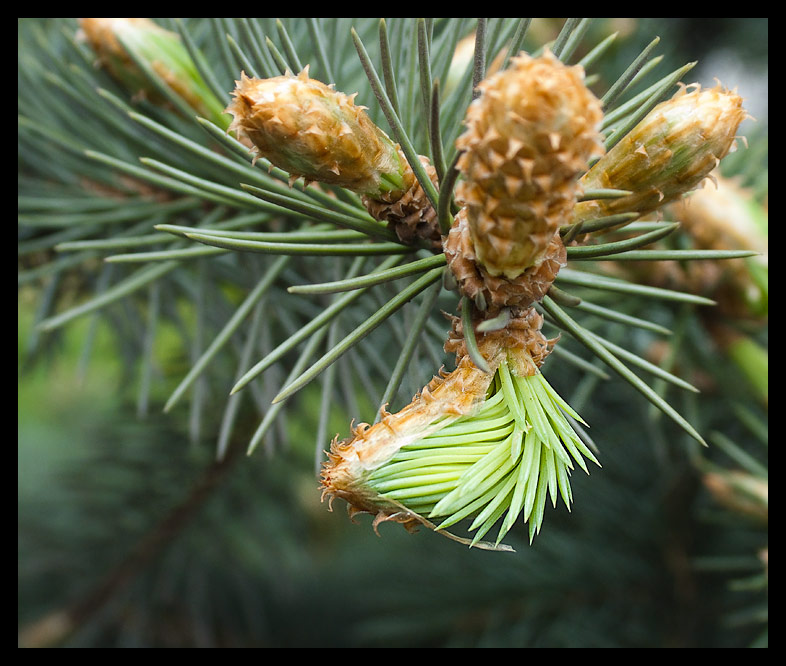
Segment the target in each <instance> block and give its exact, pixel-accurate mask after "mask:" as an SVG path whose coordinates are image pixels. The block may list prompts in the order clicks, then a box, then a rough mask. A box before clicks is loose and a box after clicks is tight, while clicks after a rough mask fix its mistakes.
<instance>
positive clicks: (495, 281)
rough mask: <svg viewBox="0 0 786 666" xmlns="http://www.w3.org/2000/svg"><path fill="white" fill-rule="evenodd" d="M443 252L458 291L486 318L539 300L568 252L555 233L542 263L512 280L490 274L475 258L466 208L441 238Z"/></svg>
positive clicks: (555, 275)
mask: <svg viewBox="0 0 786 666" xmlns="http://www.w3.org/2000/svg"><path fill="white" fill-rule="evenodd" d="M443 250H444V253H445V258H446V259H447V263H448V267H449V269H450V271H451V272H452V274H453V277H454V278H455V279H456V283H457V285H458V289H459V291H460V292H461V293H462V294H463V295H464V296H466V297H468V298H469V299H471V300H472V301H473V303H474V304H475V306H476V307H477V308H478V309H479V310H484V311H485V312H486V313H487V315H488V316H494V315H495V314H496V313H498V312H499V310H500V309H501V308H506V307H515V308H528V307H530V306H531V305H532V304H533V303H535V302H537V301H540V300H541V299H542V298H543V297H544V296H545V295H546V292H548V290H549V287H551V284H552V283H553V282H554V279H555V278H556V277H557V273H558V272H559V270H560V268H562V267H563V266H565V264H566V263H567V252H566V250H565V246H564V245H563V244H562V239H561V238H560V235H559V234H558V233H557V234H554V235H553V236H552V238H551V241H550V243H549V246H548V247H547V248H546V253H545V256H544V257H543V259H542V260H541V262H540V263H539V264H538V265H536V266H530V267H529V268H527V269H526V270H525V271H523V272H522V273H521V274H520V275H519V276H518V277H516V278H515V279H512V280H509V279H507V278H506V277H504V276H501V275H500V276H494V275H491V274H489V272H488V271H487V270H486V268H485V266H484V265H483V263H482V262H481V261H480V260H478V258H477V255H476V251H475V245H474V243H473V241H472V236H471V234H470V231H469V223H468V222H467V209H466V208H462V209H461V210H460V211H459V212H458V214H457V215H456V217H455V219H454V221H453V225H452V226H451V228H450V232H449V233H448V235H447V237H446V238H445V239H444V244H443Z"/></svg>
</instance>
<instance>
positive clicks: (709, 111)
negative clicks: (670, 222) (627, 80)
mask: <svg viewBox="0 0 786 666" xmlns="http://www.w3.org/2000/svg"><path fill="white" fill-rule="evenodd" d="M693 88H694V89H693V90H690V91H689V87H688V86H685V87H682V88H681V89H680V90H679V91H678V92H677V93H676V94H675V95H674V97H672V98H671V99H670V100H668V101H666V102H662V103H661V104H659V105H658V106H656V107H655V108H654V109H653V110H652V111H650V113H648V114H647V116H646V117H645V118H644V119H643V120H642V121H641V122H640V123H639V124H638V125H636V126H635V127H634V128H633V129H632V130H631V131H630V132H629V133H628V134H627V135H626V136H625V137H624V138H623V139H622V140H620V141H619V143H617V144H616V145H615V146H614V147H613V148H612V149H611V150H610V151H609V152H608V153H607V154H606V155H605V156H604V157H603V158H601V159H600V160H599V161H598V162H597V163H596V164H595V165H593V167H592V168H591V169H590V170H589V171H588V172H587V173H586V174H585V175H584V176H583V177H582V179H581V181H582V184H583V185H584V186H585V187H586V188H593V189H594V188H599V189H600V188H611V189H619V190H630V191H631V192H632V194H631V195H630V196H626V197H622V198H619V199H607V200H603V201H589V202H582V203H580V204H578V205H577V206H576V209H575V218H574V221H578V220H583V219H592V218H597V217H603V216H606V215H613V214H616V213H627V212H638V213H641V214H647V213H650V212H652V211H654V210H656V209H657V208H659V207H660V206H662V205H664V204H666V203H668V202H670V201H673V200H674V199H676V198H678V197H680V196H682V195H683V194H685V193H686V192H688V191H690V190H692V189H694V188H695V187H697V186H698V185H699V183H701V182H702V181H703V180H704V179H705V178H706V177H707V176H708V175H709V174H710V173H711V172H712V171H713V169H715V167H716V166H717V165H718V163H719V162H720V160H722V159H723V158H724V157H725V156H726V155H727V154H728V153H729V151H730V150H732V148H733V147H734V146H735V138H736V136H737V130H738V128H739V126H740V123H741V122H742V121H743V120H744V119H745V118H746V117H748V114H747V113H746V111H745V109H743V107H742V102H743V99H742V97H740V96H739V95H738V94H736V93H735V92H733V91H729V90H726V89H724V88H722V87H721V86H717V87H715V88H711V89H701V88H700V87H698V85H697V84H694V86H693Z"/></svg>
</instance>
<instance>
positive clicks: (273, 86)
mask: <svg viewBox="0 0 786 666" xmlns="http://www.w3.org/2000/svg"><path fill="white" fill-rule="evenodd" d="M236 83H237V87H236V89H235V91H234V101H233V102H232V104H230V105H229V107H228V108H227V112H229V113H231V114H232V115H233V116H234V120H233V121H232V124H231V126H230V130H236V131H237V132H238V135H239V136H240V137H243V138H246V139H247V140H248V141H250V143H251V144H253V146H254V150H256V151H257V152H258V153H259V155H261V156H262V157H265V158H266V159H268V160H270V162H271V163H272V164H274V165H275V166H277V167H279V168H281V169H283V170H284V171H287V172H289V174H290V175H291V176H292V178H293V179H294V178H299V177H303V178H304V179H305V180H306V182H309V181H317V182H320V183H325V184H328V185H338V186H339V187H344V188H346V189H348V190H351V191H353V192H355V193H357V194H360V195H361V196H362V198H363V203H364V205H365V206H366V208H367V210H368V211H369V213H370V214H371V215H372V216H373V217H374V218H375V219H377V220H379V221H381V222H388V223H389V224H390V226H391V227H392V228H393V229H394V230H395V231H396V233H397V235H398V236H399V238H400V239H401V240H403V241H405V242H407V243H411V242H414V241H415V240H417V239H426V240H429V241H431V242H432V244H433V245H434V247H435V248H439V246H440V244H441V236H440V233H439V224H438V221H437V215H436V212H435V211H434V208H433V206H432V205H431V203H430V202H429V200H428V198H427V197H426V195H425V193H424V191H423V188H422V187H421V186H420V183H419V182H418V180H417V178H416V177H415V174H414V172H413V171H412V168H411V167H410V166H409V164H408V163H407V160H406V158H405V157H404V154H403V153H402V152H401V149H400V147H399V146H398V144H395V143H394V142H393V141H391V139H390V138H389V137H388V136H387V134H385V132H383V131H382V130H381V129H380V128H379V127H378V126H377V125H375V124H374V123H373V122H372V121H371V119H370V118H369V117H368V114H367V113H366V112H365V108H366V107H363V106H357V105H355V101H354V98H355V95H345V94H343V93H340V92H337V91H335V90H333V88H332V87H331V86H327V85H325V84H324V83H322V82H321V81H317V80H316V79H312V78H309V76H308V67H306V68H305V69H304V70H303V71H302V72H301V73H300V74H298V75H297V76H292V75H286V76H277V77H274V78H271V79H256V78H249V77H247V76H246V75H245V74H243V75H242V77H241V80H240V81H237V82H236ZM421 161H422V162H423V163H424V165H425V166H426V167H427V172H428V174H429V176H430V177H431V179H432V181H433V182H434V183H436V180H437V177H436V171H435V170H434V169H433V167H431V165H430V164H429V163H428V160H427V159H426V158H425V157H424V158H421Z"/></svg>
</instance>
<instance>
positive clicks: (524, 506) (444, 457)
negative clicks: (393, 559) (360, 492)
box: [367, 363, 599, 545]
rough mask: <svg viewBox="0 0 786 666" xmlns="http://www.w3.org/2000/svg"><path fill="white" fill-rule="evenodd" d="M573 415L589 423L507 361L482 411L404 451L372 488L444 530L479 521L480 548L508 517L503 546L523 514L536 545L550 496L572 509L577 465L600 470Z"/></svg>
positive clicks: (376, 475) (375, 475)
mask: <svg viewBox="0 0 786 666" xmlns="http://www.w3.org/2000/svg"><path fill="white" fill-rule="evenodd" d="M568 416H570V417H572V418H574V419H576V420H578V421H581V422H582V423H583V421H582V419H581V417H580V416H579V415H578V414H577V413H576V412H575V411H574V410H573V409H572V408H571V407H570V406H569V405H568V404H567V403H566V402H565V401H564V400H563V399H562V398H561V397H560V396H559V394H558V393H557V392H556V391H555V390H554V389H553V388H552V387H551V386H550V385H549V383H548V382H547V381H546V379H545V378H544V377H543V375H542V374H540V373H537V374H535V375H532V376H528V377H519V376H516V375H515V374H513V373H511V372H510V369H509V368H508V364H507V363H502V364H501V365H500V366H499V368H498V370H497V372H496V375H495V377H494V381H493V383H492V384H491V387H490V397H489V398H488V399H487V400H486V401H485V402H484V403H483V405H482V406H481V407H480V408H479V410H478V411H477V412H475V413H473V414H470V415H465V416H462V417H460V418H459V419H456V420H452V419H446V420H445V421H444V422H445V426H444V427H442V428H439V427H437V429H436V430H434V431H433V432H430V434H429V435H427V436H426V437H423V438H422V439H419V440H416V441H414V442H412V443H410V444H406V445H404V446H403V447H401V449H399V450H398V452H397V453H396V454H395V455H394V456H393V457H392V458H390V460H388V461H387V462H386V463H385V464H383V465H382V466H380V467H379V468H377V469H376V470H374V471H373V472H372V473H371V475H370V477H369V478H368V481H367V485H368V486H369V487H370V488H371V489H373V490H374V491H375V492H377V493H378V494H379V495H380V496H381V497H382V498H384V499H389V500H393V501H394V502H398V503H400V504H402V505H404V506H405V507H406V508H408V509H409V510H410V511H413V512H415V513H418V514H420V515H422V516H426V517H428V518H429V519H441V521H440V522H438V524H437V528H438V529H443V528H447V527H449V526H451V525H454V524H456V523H458V522H459V521H461V520H463V519H465V518H469V517H474V520H473V522H472V524H471V525H470V526H469V530H470V531H474V532H475V534H474V536H473V539H472V542H471V543H472V545H474V544H476V543H478V541H480V539H482V538H483V537H484V536H485V535H486V533H487V532H488V531H489V530H490V529H491V528H492V527H493V526H494V524H495V523H497V521H498V520H500V519H501V518H502V517H503V516H504V519H503V521H502V524H501V526H500V529H499V532H498V534H497V537H496V544H499V543H500V541H501V540H502V539H503V537H504V536H505V535H506V534H507V533H508V531H509V530H510V529H511V527H513V524H514V523H515V521H516V520H517V518H518V517H519V515H521V516H522V518H523V520H524V521H525V522H528V523H529V538H530V542H531V541H532V540H533V539H534V537H535V534H537V533H539V532H540V528H541V525H542V523H543V516H544V512H545V507H546V501H547V499H548V498H551V503H552V505H553V506H554V507H556V505H557V500H558V497H559V496H561V497H562V500H563V502H564V503H565V506H567V507H568V508H570V504H571V502H572V499H573V495H572V491H571V487H570V480H569V477H570V473H571V471H572V470H573V468H574V463H575V464H578V466H579V467H581V469H583V470H584V471H585V472H587V473H589V470H588V469H587V464H586V462H585V460H584V458H585V457H586V458H587V459H589V460H591V461H592V462H594V463H596V464H598V465H599V463H598V461H597V459H596V458H595V456H594V455H593V453H592V451H590V449H589V448H588V447H587V445H586V444H585V443H584V442H583V441H582V440H581V438H580V437H579V436H578V435H577V434H576V432H575V430H574V429H573V427H572V426H571V425H570V422H569V420H568ZM428 430H433V428H429V429H428Z"/></svg>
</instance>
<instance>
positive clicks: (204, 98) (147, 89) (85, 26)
mask: <svg viewBox="0 0 786 666" xmlns="http://www.w3.org/2000/svg"><path fill="white" fill-rule="evenodd" d="M79 25H80V28H81V34H82V36H83V37H84V38H85V39H86V40H87V42H88V43H89V44H90V46H91V48H92V49H93V51H95V53H96V55H97V56H98V60H99V63H100V64H101V65H102V66H103V67H105V68H106V69H107V71H108V72H109V74H110V75H111V76H112V77H113V78H115V79H116V80H117V81H118V82H120V83H121V84H122V85H123V86H125V87H126V88H128V89H129V90H130V91H131V92H132V94H135V95H144V96H145V97H146V98H147V99H148V100H149V101H150V102H152V103H153V104H161V105H165V104H167V101H166V100H165V99H164V98H163V97H162V95H161V94H160V93H159V91H158V90H157V89H156V88H155V86H153V85H152V84H151V82H150V81H149V79H148V78H147V76H146V75H145V73H144V72H143V71H141V70H140V68H139V66H138V65H137V64H136V62H135V61H134V59H133V58H132V57H131V55H130V53H129V51H130V52H132V53H133V54H134V55H135V56H136V57H137V58H139V59H140V60H142V61H144V62H145V63H147V64H148V65H149V66H150V68H151V69H152V70H153V71H154V72H155V73H156V74H157V75H158V76H159V77H161V79H162V80H163V81H164V83H166V84H167V86H169V88H171V89H172V90H173V91H174V92H175V93H176V94H177V95H178V96H180V97H181V98H182V99H183V100H184V101H185V102H186V104H188V105H189V106H190V107H191V108H192V109H194V111H195V112H196V113H198V114H199V115H200V116H203V117H204V118H207V119H209V120H212V121H213V122H214V123H216V124H217V125H218V126H219V127H226V126H227V123H228V120H227V116H225V115H224V108H223V104H222V103H221V101H220V100H219V99H218V98H217V97H216V96H215V95H214V94H213V93H212V92H211V91H210V89H209V88H208V87H207V84H206V83H205V82H204V79H202V76H201V75H200V74H199V72H198V71H197V68H196V66H195V65H194V62H193V60H192V59H191V56H190V55H189V54H188V51H187V49H186V47H185V46H184V45H183V43H182V42H181V40H180V35H178V34H177V33H174V32H171V31H170V30H165V29H164V28H162V27H161V26H159V25H158V24H156V23H154V22H153V21H151V20H150V19H148V18H81V19H79Z"/></svg>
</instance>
